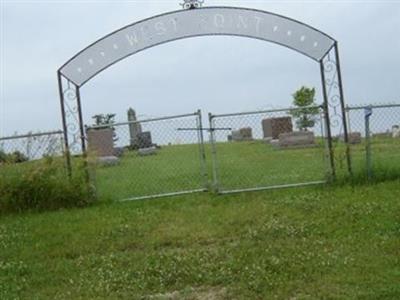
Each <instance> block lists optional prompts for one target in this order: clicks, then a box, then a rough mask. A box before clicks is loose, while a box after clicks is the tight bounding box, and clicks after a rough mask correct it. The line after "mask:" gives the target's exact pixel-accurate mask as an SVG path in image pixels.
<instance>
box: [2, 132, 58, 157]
mask: <svg viewBox="0 0 400 300" xmlns="http://www.w3.org/2000/svg"><path fill="white" fill-rule="evenodd" d="M63 152H64V139H63V132H62V131H49V132H39V133H28V134H24V135H13V136H8V137H1V138H0V164H13V163H23V162H27V161H33V160H38V159H41V158H43V157H47V156H53V157H57V156H58V157H60V156H62V155H63Z"/></svg>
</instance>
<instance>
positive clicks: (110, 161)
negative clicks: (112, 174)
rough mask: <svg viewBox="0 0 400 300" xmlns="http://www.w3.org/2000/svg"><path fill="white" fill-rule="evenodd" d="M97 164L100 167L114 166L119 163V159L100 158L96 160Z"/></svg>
mask: <svg viewBox="0 0 400 300" xmlns="http://www.w3.org/2000/svg"><path fill="white" fill-rule="evenodd" d="M97 162H98V163H99V164H100V165H102V166H115V165H117V164H118V163H119V158H118V157H116V156H102V157H98V158H97Z"/></svg>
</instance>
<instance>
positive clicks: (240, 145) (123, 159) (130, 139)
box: [0, 104, 400, 200]
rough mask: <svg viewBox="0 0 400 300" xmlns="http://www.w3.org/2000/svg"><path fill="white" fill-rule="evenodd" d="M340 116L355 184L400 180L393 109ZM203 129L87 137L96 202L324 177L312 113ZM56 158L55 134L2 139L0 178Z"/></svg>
mask: <svg viewBox="0 0 400 300" xmlns="http://www.w3.org/2000/svg"><path fill="white" fill-rule="evenodd" d="M346 112H347V121H348V124H349V132H350V135H349V141H350V144H351V159H352V165H353V171H354V174H355V176H361V177H362V178H364V177H367V178H369V179H371V178H383V179H385V178H398V177H400V104H390V105H370V106H352V107H350V106H348V107H347V110H346ZM203 121H204V120H203V119H202V115H201V112H200V111H197V112H195V113H190V114H184V115H178V116H171V117H163V118H155V119H148V120H140V121H131V122H124V123H115V124H106V125H101V126H91V127H86V134H85V138H86V142H87V149H88V152H87V153H88V158H89V160H88V161H89V164H88V165H89V170H90V171H89V174H90V177H91V180H92V183H94V184H95V186H96V191H97V194H98V196H99V197H100V198H102V199H113V200H135V199H144V198H153V197H160V196H170V195H178V194H184V193H192V192H200V191H207V190H213V191H216V192H218V193H231V192H241V191H249V190H261V189H272V188H281V187H295V186H302V185H311V184H321V183H324V182H326V181H327V180H328V179H329V176H330V175H331V172H332V169H331V161H330V160H329V155H328V154H329V148H328V147H329V146H328V145H329V143H328V140H327V138H326V132H325V130H326V126H325V119H324V115H323V111H322V109H321V108H320V107H306V108H287V109H275V110H265V111H256V112H245V113H233V114H219V115H213V114H209V128H204V127H203ZM205 132H207V133H208V134H209V140H208V139H207V140H206V141H205V140H204V137H203V134H204V133H205ZM332 144H333V151H334V152H335V162H334V163H335V165H336V169H337V170H339V171H340V170H342V171H343V174H344V173H345V169H346V168H345V163H344V162H345V144H344V142H343V136H342V135H338V136H336V137H334V139H333V143H332ZM64 150H65V149H64V140H63V132H62V131H52V132H43V133H35V134H33V133H29V134H26V135H15V136H9V137H2V138H0V167H1V168H0V170H1V171H2V172H1V173H2V174H3V175H4V176H6V175H7V174H8V175H10V174H11V173H13V172H14V173H15V172H18V170H20V169H21V168H22V169H23V168H24V166H25V165H26V164H32V163H33V162H34V161H40V160H41V159H42V158H44V157H48V156H51V157H57V158H59V161H60V168H63V165H64V163H63V162H64V161H63V158H62V156H63V154H64ZM75 156H78V157H81V155H80V154H74V157H73V158H72V159H73V161H78V160H79V159H78V158H75ZM17 166H18V167H17ZM15 170H17V171H15ZM10 172H11V173H10ZM66 174H67V173H65V176H66ZM339 176H341V174H340V172H339Z"/></svg>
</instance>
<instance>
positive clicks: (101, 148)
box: [87, 128, 114, 156]
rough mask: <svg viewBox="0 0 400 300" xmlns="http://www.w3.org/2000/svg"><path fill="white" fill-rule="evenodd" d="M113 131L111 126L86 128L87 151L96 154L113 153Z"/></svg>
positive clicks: (106, 154) (110, 154) (107, 154)
mask: <svg viewBox="0 0 400 300" xmlns="http://www.w3.org/2000/svg"><path fill="white" fill-rule="evenodd" d="M113 135H114V131H113V129H112V128H99V129H88V131H87V138H88V147H89V152H93V153H95V154H96V155H97V156H113V155H114V136H113Z"/></svg>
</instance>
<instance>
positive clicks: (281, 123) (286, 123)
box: [261, 117, 293, 139]
mask: <svg viewBox="0 0 400 300" xmlns="http://www.w3.org/2000/svg"><path fill="white" fill-rule="evenodd" d="M261 123H262V128H263V133H264V138H267V137H272V139H278V138H279V135H280V134H281V133H288V132H293V124H292V118H291V117H280V118H269V119H264V120H262V122H261Z"/></svg>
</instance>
